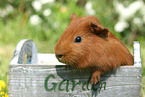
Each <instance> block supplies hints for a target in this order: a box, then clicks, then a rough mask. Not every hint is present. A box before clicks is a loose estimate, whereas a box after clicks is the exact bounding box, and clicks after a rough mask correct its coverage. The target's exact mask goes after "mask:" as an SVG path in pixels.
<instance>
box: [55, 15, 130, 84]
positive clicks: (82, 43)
mask: <svg viewBox="0 0 145 97" xmlns="http://www.w3.org/2000/svg"><path fill="white" fill-rule="evenodd" d="M55 54H56V57H57V59H58V60H59V61H60V62H63V63H65V64H67V65H69V66H71V67H75V68H78V69H91V70H92V71H93V74H92V77H91V84H96V83H97V82H98V81H100V75H101V74H103V73H105V72H108V71H110V70H112V69H115V68H117V67H119V66H120V65H133V56H132V55H131V54H130V52H129V51H128V49H127V48H126V47H125V46H124V45H123V44H122V43H121V41H120V40H119V39H118V38H116V37H115V36H114V35H113V34H112V33H111V32H110V31H109V29H108V28H105V27H103V26H102V25H101V24H100V23H99V21H98V19H97V18H96V17H94V16H89V17H82V18H79V17H78V16H77V14H72V15H71V22H70V24H69V25H68V27H67V28H66V29H65V31H64V32H63V34H62V36H61V37H60V38H59V40H58V42H57V44H56V46H55Z"/></svg>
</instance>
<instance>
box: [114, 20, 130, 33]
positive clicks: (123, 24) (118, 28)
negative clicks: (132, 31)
mask: <svg viewBox="0 0 145 97" xmlns="http://www.w3.org/2000/svg"><path fill="white" fill-rule="evenodd" d="M128 26H129V24H128V23H127V22H125V21H119V22H118V23H117V24H116V25H115V27H114V29H115V31H117V32H122V31H123V30H124V29H125V28H128Z"/></svg>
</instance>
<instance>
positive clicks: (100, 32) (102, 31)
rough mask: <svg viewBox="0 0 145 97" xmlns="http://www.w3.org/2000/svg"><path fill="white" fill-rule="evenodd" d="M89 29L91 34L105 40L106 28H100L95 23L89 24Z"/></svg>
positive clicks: (106, 35)
mask: <svg viewBox="0 0 145 97" xmlns="http://www.w3.org/2000/svg"><path fill="white" fill-rule="evenodd" d="M89 28H90V30H91V32H93V33H94V34H96V35H98V36H99V37H103V38H107V37H108V32H109V30H108V28H105V27H102V26H100V25H99V24H97V23H93V22H90V24H89Z"/></svg>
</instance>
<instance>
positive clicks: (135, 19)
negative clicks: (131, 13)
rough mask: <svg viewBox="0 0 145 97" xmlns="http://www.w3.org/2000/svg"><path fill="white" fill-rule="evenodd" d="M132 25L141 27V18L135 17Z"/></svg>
mask: <svg viewBox="0 0 145 97" xmlns="http://www.w3.org/2000/svg"><path fill="white" fill-rule="evenodd" d="M133 23H134V24H136V25H137V26H142V25H143V21H142V19H141V18H138V17H135V18H134V19H133Z"/></svg>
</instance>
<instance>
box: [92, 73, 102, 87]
mask: <svg viewBox="0 0 145 97" xmlns="http://www.w3.org/2000/svg"><path fill="white" fill-rule="evenodd" d="M100 79H101V78H100V71H95V72H94V73H93V75H92V77H91V84H92V85H93V84H96V83H97V82H98V81H100Z"/></svg>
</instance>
